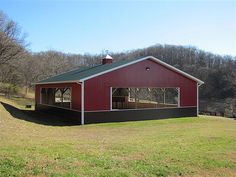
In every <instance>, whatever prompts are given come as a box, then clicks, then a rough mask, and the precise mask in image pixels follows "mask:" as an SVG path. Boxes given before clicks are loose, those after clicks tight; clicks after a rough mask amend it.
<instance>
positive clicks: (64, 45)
mask: <svg viewBox="0 0 236 177" xmlns="http://www.w3.org/2000/svg"><path fill="white" fill-rule="evenodd" d="M0 9H1V10H2V11H4V12H5V13H6V14H7V15H8V16H9V17H10V18H12V19H13V20H14V21H16V22H17V23H18V24H19V25H20V26H21V27H22V29H23V31H24V32H26V33H27V35H28V37H27V38H26V39H27V41H28V42H29V43H30V46H29V47H28V48H29V50H31V51H33V52H38V51H45V50H59V51H62V52H66V53H81V54H83V53H91V54H95V53H101V52H102V51H104V50H109V51H113V52H119V51H126V50H132V49H137V48H143V47H148V46H150V45H154V44H157V43H160V44H176V45H187V46H188V45H191V46H196V47H198V48H200V49H203V50H205V51H210V52H213V53H217V54H230V55H236V1H128V2H127V1H75V0H74V1H66V0H65V1H62V0H60V1H59V0H58V1H56V0H53V1H43V0H41V1H30V0H25V1H20V0H18V1H13V0H0Z"/></svg>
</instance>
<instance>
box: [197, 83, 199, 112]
mask: <svg viewBox="0 0 236 177" xmlns="http://www.w3.org/2000/svg"><path fill="white" fill-rule="evenodd" d="M198 114H199V85H198V83H197V116H198Z"/></svg>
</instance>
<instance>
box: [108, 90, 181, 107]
mask: <svg viewBox="0 0 236 177" xmlns="http://www.w3.org/2000/svg"><path fill="white" fill-rule="evenodd" d="M179 93H180V91H179V88H112V109H145V108H170V107H179V97H180V95H179Z"/></svg>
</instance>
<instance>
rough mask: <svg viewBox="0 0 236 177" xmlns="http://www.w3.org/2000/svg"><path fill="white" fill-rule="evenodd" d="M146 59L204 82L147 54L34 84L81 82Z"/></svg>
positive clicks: (82, 68) (66, 73) (82, 69)
mask: <svg viewBox="0 0 236 177" xmlns="http://www.w3.org/2000/svg"><path fill="white" fill-rule="evenodd" d="M147 59H151V60H153V61H155V62H157V63H159V64H161V65H163V66H165V67H167V68H169V69H170V70H173V71H175V72H177V73H179V74H181V75H183V76H185V77H187V78H189V79H191V80H194V81H196V82H198V83H199V84H203V83H204V82H203V81H201V80H199V79H197V78H196V77H194V76H191V75H190V74H187V73H185V72H183V71H181V70H179V69H177V68H175V67H173V66H171V65H169V64H167V63H165V62H163V61H161V60H159V59H157V58H155V57H153V56H148V57H144V58H139V59H133V60H121V61H117V62H113V63H111V64H104V65H103V64H100V65H96V66H93V67H80V68H79V69H75V70H72V71H68V72H65V73H62V74H59V75H56V76H52V77H50V78H47V79H45V80H41V81H39V82H37V83H36V84H51V83H71V82H83V81H85V80H88V79H91V78H93V77H96V76H99V75H102V74H105V73H108V72H111V71H114V70H116V69H119V68H122V67H125V66H128V65H131V64H134V63H137V62H140V61H143V60H147Z"/></svg>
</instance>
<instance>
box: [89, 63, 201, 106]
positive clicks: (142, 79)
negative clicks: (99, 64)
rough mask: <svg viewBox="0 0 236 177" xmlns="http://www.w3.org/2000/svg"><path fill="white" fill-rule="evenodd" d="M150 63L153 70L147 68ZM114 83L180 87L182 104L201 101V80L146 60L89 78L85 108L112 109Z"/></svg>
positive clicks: (136, 85) (121, 85)
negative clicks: (111, 93) (198, 89)
mask: <svg viewBox="0 0 236 177" xmlns="http://www.w3.org/2000/svg"><path fill="white" fill-rule="evenodd" d="M146 67H149V68H150V70H149V71H146ZM110 87H180V91H181V97H180V106H196V105H197V98H196V97H197V83H196V82H195V81H193V80H190V79H188V78H186V77H184V76H183V75H181V74H179V73H176V72H174V71H172V70H170V69H168V68H166V67H164V66H162V65H160V64H157V63H156V62H153V61H151V60H144V61H141V62H138V63H135V64H132V65H129V66H127V67H124V68H121V69H118V70H114V71H112V72H109V73H106V74H103V75H100V76H97V77H94V78H92V79H89V80H87V81H85V91H84V92H85V93H84V94H85V95H84V96H85V97H84V102H85V103H84V104H85V111H94V110H109V109H110Z"/></svg>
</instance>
